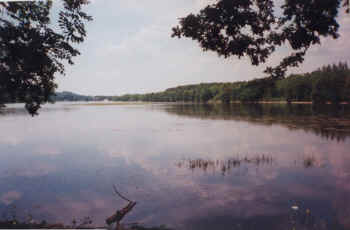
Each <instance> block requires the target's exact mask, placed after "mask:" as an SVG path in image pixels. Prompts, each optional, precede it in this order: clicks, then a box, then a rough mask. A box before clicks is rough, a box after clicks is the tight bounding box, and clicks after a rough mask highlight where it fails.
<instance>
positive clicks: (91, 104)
mask: <svg viewBox="0 0 350 230" xmlns="http://www.w3.org/2000/svg"><path fill="white" fill-rule="evenodd" d="M163 103H169V104H205V103H203V102H200V103H197V102H183V101H177V102H158V101H157V102H156V101H108V102H106V101H101V102H98V101H96V102H87V103H76V104H71V105H87V106H108V105H146V104H163ZM230 103H231V104H288V103H290V104H313V103H312V101H291V102H287V101H251V102H242V101H231V102H230ZM207 104H222V102H221V101H209V102H208V103H207ZM326 104H332V103H331V102H327V103H326ZM339 104H341V105H347V104H349V102H346V101H344V102H340V103H339Z"/></svg>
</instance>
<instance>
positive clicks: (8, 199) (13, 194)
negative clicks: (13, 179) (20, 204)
mask: <svg viewBox="0 0 350 230" xmlns="http://www.w3.org/2000/svg"><path fill="white" fill-rule="evenodd" d="M21 197H22V193H20V192H18V191H8V192H6V193H4V194H2V195H1V196H0V201H1V202H2V203H4V204H5V205H9V204H11V203H12V202H14V201H16V200H19V199H21Z"/></svg>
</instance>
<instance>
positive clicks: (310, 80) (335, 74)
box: [52, 62, 350, 104]
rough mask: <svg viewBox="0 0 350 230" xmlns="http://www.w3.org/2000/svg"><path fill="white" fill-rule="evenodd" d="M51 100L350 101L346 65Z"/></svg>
mask: <svg viewBox="0 0 350 230" xmlns="http://www.w3.org/2000/svg"><path fill="white" fill-rule="evenodd" d="M52 99H53V100H54V101H102V100H110V101H145V102H195V103H207V102H218V101H221V102H222V103H230V102H233V101H240V102H258V101H287V102H293V101H298V102H299V101H300V102H302V101H312V102H313V103H316V104H322V103H326V102H331V103H335V104H336V103H340V102H350V69H349V67H348V65H347V63H342V62H340V63H338V64H333V65H327V66H323V67H321V68H319V69H317V70H316V71H313V72H311V73H305V74H292V75H290V76H288V77H286V78H283V79H279V80H276V79H272V78H260V79H254V80H250V81H240V82H233V83H201V84H193V85H185V86H178V87H175V88H169V89H167V90H165V91H162V92H157V93H147V94H125V95H122V96H84V95H79V94H74V93H71V92H61V93H56V96H55V97H54V98H52Z"/></svg>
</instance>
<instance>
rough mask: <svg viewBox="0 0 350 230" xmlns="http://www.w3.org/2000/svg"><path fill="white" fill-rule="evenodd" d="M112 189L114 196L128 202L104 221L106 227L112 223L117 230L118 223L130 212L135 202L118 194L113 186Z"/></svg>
mask: <svg viewBox="0 0 350 230" xmlns="http://www.w3.org/2000/svg"><path fill="white" fill-rule="evenodd" d="M113 189H114V193H115V194H116V195H118V196H119V197H120V198H122V199H123V200H126V201H128V202H129V203H128V204H127V205H126V206H125V207H124V208H122V209H121V210H117V211H116V212H115V213H114V214H113V215H112V216H110V217H108V218H107V219H106V223H107V224H108V225H111V224H113V223H117V226H116V229H119V225H120V221H121V220H122V219H123V218H124V216H125V215H126V214H128V213H129V212H130V211H131V210H132V208H133V207H134V206H135V205H136V202H135V201H131V200H129V199H128V198H126V197H125V196H123V195H122V194H121V193H120V192H118V190H117V188H116V187H115V185H113Z"/></svg>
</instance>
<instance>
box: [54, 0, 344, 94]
mask: <svg viewBox="0 0 350 230" xmlns="http://www.w3.org/2000/svg"><path fill="white" fill-rule="evenodd" d="M208 2H209V0H92V1H91V3H90V4H89V6H87V7H86V11H87V12H89V14H90V15H92V16H93V17H94V21H92V22H89V24H88V25H87V31H88V36H87V39H86V41H85V42H84V44H82V45H79V50H80V51H81V53H82V54H81V56H79V57H76V58H75V59H74V60H75V65H73V66H68V65H67V68H66V69H67V74H66V76H58V77H57V83H58V85H59V87H58V91H63V90H65V91H73V92H76V93H81V94H89V95H121V94H125V93H147V92H154V91H162V90H165V89H166V88H169V87H175V86H178V85H185V84H194V83H201V82H223V81H224V82H233V81H239V80H250V79H253V78H259V77H263V76H264V74H263V69H264V66H259V67H253V66H251V64H250V62H249V61H248V60H247V59H241V60H238V59H237V58H229V59H223V58H219V57H218V56H217V55H216V54H214V53H212V52H203V51H202V50H201V49H200V47H199V46H198V44H197V43H196V42H194V41H192V40H189V39H177V38H171V36H170V35H171V28H172V27H173V26H175V25H176V24H177V21H178V18H179V17H183V16H186V15H187V14H188V13H190V12H197V11H198V10H199V9H200V8H201V7H203V6H205V5H206V4H207V3H208ZM342 11H344V10H343V9H342ZM339 23H340V25H341V29H340V33H341V38H339V39H337V40H332V39H327V40H324V39H323V40H322V41H323V44H322V46H317V47H314V48H312V50H311V52H309V53H308V55H307V58H306V61H305V62H304V64H303V65H302V66H301V67H300V68H297V69H291V71H290V72H307V71H312V70H314V69H316V68H317V67H319V66H322V65H323V64H328V63H334V62H338V61H349V64H350V42H349V38H350V15H346V16H344V14H343V13H342V16H341V17H339ZM284 50H285V49H284ZM286 54H287V53H285V51H280V52H278V53H276V54H275V55H274V56H273V57H272V59H271V62H270V63H269V64H277V63H278V61H279V60H280V59H281V58H282V57H283V56H284V55H286Z"/></svg>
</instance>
